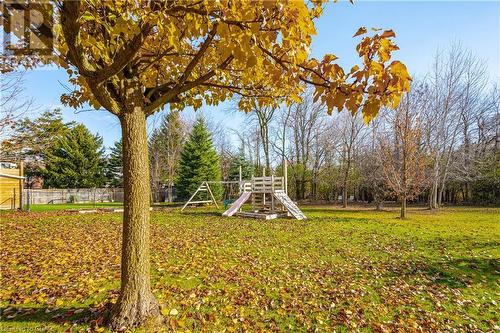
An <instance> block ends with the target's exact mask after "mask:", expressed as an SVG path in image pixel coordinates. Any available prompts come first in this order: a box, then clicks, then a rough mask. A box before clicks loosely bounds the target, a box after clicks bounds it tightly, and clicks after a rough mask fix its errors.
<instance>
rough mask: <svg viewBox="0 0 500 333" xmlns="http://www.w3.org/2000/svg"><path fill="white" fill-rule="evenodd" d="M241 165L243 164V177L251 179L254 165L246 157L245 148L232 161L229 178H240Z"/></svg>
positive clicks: (243, 178)
mask: <svg viewBox="0 0 500 333" xmlns="http://www.w3.org/2000/svg"><path fill="white" fill-rule="evenodd" d="M240 166H241V179H242V180H249V179H250V178H251V177H252V171H253V167H252V164H251V163H250V162H249V161H248V160H247V159H246V158H245V152H244V150H243V148H240V151H239V153H238V155H237V156H235V157H234V158H233V160H232V161H231V165H230V166H229V180H240Z"/></svg>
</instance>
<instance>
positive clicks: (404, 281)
mask: <svg viewBox="0 0 500 333" xmlns="http://www.w3.org/2000/svg"><path fill="white" fill-rule="evenodd" d="M0 226H1V230H0V231H1V233H2V244H1V248H0V250H1V251H0V261H1V262H2V277H1V280H0V283H1V288H0V301H1V303H2V305H3V315H5V316H6V318H7V320H11V321H15V320H18V317H23V318H26V317H36V316H40V315H43V316H45V317H46V318H50V320H51V321H53V322H54V323H56V324H57V325H69V326H68V327H73V326H71V325H77V324H84V325H86V326H85V327H87V328H86V329H90V330H94V331H100V330H101V329H103V328H102V325H103V317H104V312H105V311H106V308H108V305H109V304H110V303H112V302H115V301H116V298H117V291H118V289H119V273H120V271H119V267H120V266H119V265H120V261H119V258H120V233H121V221H120V216H119V215H117V214H100V215H88V216H81V215H60V214H42V215H35V216H30V217H29V218H26V216H25V215H15V216H11V217H9V218H5V219H3V220H2V223H1V224H0ZM412 228H413V229H412ZM418 228H419V226H418V225H417V226H412V225H411V224H408V223H406V224H405V222H398V223H397V224H394V223H389V224H382V223H376V222H373V221H369V220H366V221H359V220H356V219H350V220H349V219H345V220H336V219H331V218H312V219H310V220H309V221H306V222H297V221H289V220H276V221H271V222H263V221H254V220H242V219H225V218H220V217H217V216H213V215H205V214H186V215H181V214H176V213H169V214H165V213H157V214H154V215H153V221H152V244H153V249H152V258H151V260H152V277H153V278H152V280H153V289H154V290H153V291H154V293H155V294H156V296H157V298H158V299H159V302H160V304H161V306H162V314H163V315H164V316H165V317H166V319H167V320H166V324H167V325H168V327H167V329H169V330H177V331H188V330H190V331H221V330H224V329H226V330H227V331H229V332H232V331H245V330H246V331H310V332H312V331H333V330H337V331H339V330H347V331H373V332H394V331H415V332H419V331H420V332H429V331H435V332H438V331H451V330H462V331H482V330H491V329H493V327H494V325H496V324H497V318H496V314H495V313H496V312H495V309H496V306H495V303H494V302H495V300H494V297H495V296H494V294H495V286H496V284H495V283H496V282H493V278H492V276H489V277H487V278H486V280H484V278H481V277H480V276H479V277H478V278H477V279H476V278H475V275H474V274H476V273H477V272H478V270H477V269H482V271H480V272H479V273H481V272H482V273H484V274H488V272H489V269H490V268H488V267H489V266H484V265H485V264H484V261H480V262H479V263H473V265H472V264H470V265H469V266H466V268H467V269H468V268H471V267H472V269H473V270H472V272H470V271H467V270H463V267H462V266H460V265H462V264H460V265H459V264H457V265H455V257H456V256H457V255H459V254H461V255H463V256H467V253H469V252H470V250H466V246H464V245H467V246H475V247H480V246H484V244H485V243H487V242H491V239H488V238H484V237H483V238H481V237H479V238H476V239H475V240H474V241H473V242H474V244H472V243H470V242H469V241H468V240H467V239H465V240H461V242H465V243H460V246H458V245H457V244H455V245H454V243H453V242H451V240H450V239H448V238H447V239H443V238H442V235H441V233H439V232H435V233H434V234H433V233H432V232H429V234H428V235H425V237H424V236H418V237H416V236H415V234H417V231H419V229H418ZM440 237H441V238H442V239H443V240H442V241H436V240H439V238H440ZM485 237H486V236H485ZM431 241H432V242H431ZM471 242H472V241H471ZM471 244H472V245H471ZM444 245H446V250H443V248H444ZM496 245H498V244H496ZM496 245H495V244H493V248H495V246H496ZM462 247H463V248H462ZM448 248H453V251H455V252H453V251H452V249H448ZM461 251H462V252H461ZM491 253H492V252H487V253H485V255H486V254H487V255H491ZM493 253H494V252H493ZM433 256H435V257H433ZM481 258H483V257H480V258H479V259H481ZM431 259H432V260H431ZM481 260H482V259H481ZM492 260H494V259H492ZM439 262H442V263H443V265H437V264H436V263H439ZM432 265H434V266H432ZM474 265H475V266H474ZM455 266H456V267H455ZM474 267H476V268H474ZM474 269H475V270H474ZM491 269H492V272H493V270H494V268H491ZM481 279H483V280H481ZM461 281H463V282H464V283H461ZM455 282H456V284H453V283H455ZM478 292H479V294H478ZM40 311H42V312H44V313H43V314H40ZM45 312H46V313H45ZM64 327H66V326H64ZM78 329H82V328H80V327H77V329H75V331H78Z"/></svg>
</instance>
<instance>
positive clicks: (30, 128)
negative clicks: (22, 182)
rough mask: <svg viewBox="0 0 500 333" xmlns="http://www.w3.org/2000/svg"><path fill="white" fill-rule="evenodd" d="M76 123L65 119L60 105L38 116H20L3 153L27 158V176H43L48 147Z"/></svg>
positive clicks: (4, 156)
mask: <svg viewBox="0 0 500 333" xmlns="http://www.w3.org/2000/svg"><path fill="white" fill-rule="evenodd" d="M74 125H75V123H74V122H69V123H65V122H64V121H63V118H62V112H61V110H60V109H55V110H51V111H45V112H43V113H42V114H41V115H40V116H39V117H37V118H35V119H30V118H24V119H22V120H19V121H18V123H17V124H16V128H15V131H14V132H13V133H12V136H11V137H9V138H7V139H6V140H4V141H3V142H2V147H1V148H2V149H1V150H0V151H1V153H0V157H1V158H3V159H12V160H23V161H24V162H25V165H24V166H25V174H26V175H27V176H40V175H41V173H42V169H43V165H44V159H45V156H46V154H47V151H48V150H49V149H51V148H52V146H53V144H54V142H55V141H57V140H59V139H60V138H61V137H63V136H64V135H66V134H67V133H68V132H69V131H70V129H71V128H72V127H73V126H74Z"/></svg>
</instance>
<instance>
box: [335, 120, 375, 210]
mask: <svg viewBox="0 0 500 333" xmlns="http://www.w3.org/2000/svg"><path fill="white" fill-rule="evenodd" d="M339 123H340V133H339V134H340V144H341V145H340V150H341V154H340V155H341V161H340V170H341V173H342V179H341V187H342V206H343V207H344V208H345V207H347V203H348V199H349V198H348V194H349V176H350V172H351V169H352V166H353V162H354V158H355V154H356V150H357V149H359V147H360V145H361V142H362V141H363V140H364V139H365V137H366V135H367V133H368V131H366V129H367V127H366V126H365V124H364V123H363V120H362V118H361V116H360V114H359V113H356V114H354V115H352V114H351V113H348V112H342V113H341V114H340V117H339Z"/></svg>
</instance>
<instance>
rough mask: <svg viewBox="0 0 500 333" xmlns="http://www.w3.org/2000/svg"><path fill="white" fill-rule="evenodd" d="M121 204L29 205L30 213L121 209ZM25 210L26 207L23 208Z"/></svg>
mask: <svg viewBox="0 0 500 333" xmlns="http://www.w3.org/2000/svg"><path fill="white" fill-rule="evenodd" d="M122 207H123V202H96V203H95V204H93V203H64V204H45V205H42V204H37V205H31V207H30V211H32V212H51V211H57V210H69V209H99V208H122ZM25 209H27V207H25Z"/></svg>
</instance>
